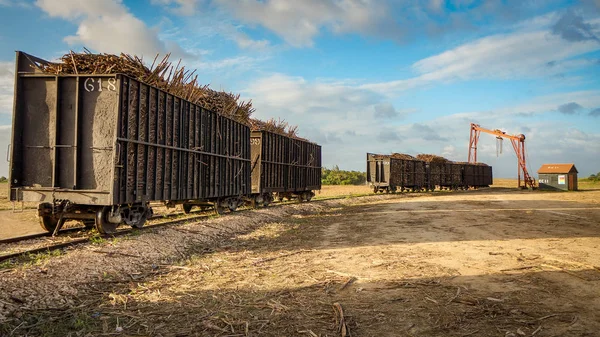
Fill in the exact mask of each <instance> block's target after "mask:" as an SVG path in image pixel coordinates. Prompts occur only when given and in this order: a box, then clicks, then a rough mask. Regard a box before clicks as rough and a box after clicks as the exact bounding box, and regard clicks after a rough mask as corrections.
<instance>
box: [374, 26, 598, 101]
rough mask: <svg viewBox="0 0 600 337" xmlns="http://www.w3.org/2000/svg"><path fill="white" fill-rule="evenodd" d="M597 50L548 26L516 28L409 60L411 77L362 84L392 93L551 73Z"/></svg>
mask: <svg viewBox="0 0 600 337" xmlns="http://www.w3.org/2000/svg"><path fill="white" fill-rule="evenodd" d="M545 23H546V24H547V23H548V21H545ZM526 26H527V27H530V26H531V25H526ZM599 49H600V43H598V41H596V40H586V41H573V42H571V41H567V40H565V39H563V38H561V37H560V36H557V35H554V34H551V33H550V32H549V31H548V30H536V31H517V32H514V33H511V34H502V35H493V36H488V37H484V38H481V39H478V40H476V41H473V42H469V43H466V44H463V45H461V46H458V47H456V48H453V49H451V50H448V51H445V52H443V53H440V54H438V55H434V56H431V57H427V58H425V59H422V60H420V61H418V62H415V63H414V64H413V65H412V69H413V71H414V72H415V73H417V74H418V76H416V77H413V78H408V79H402V80H395V81H389V82H383V83H372V84H365V85H364V86H363V87H364V88H365V89H370V90H376V91H379V92H386V93H389V94H393V93H396V92H399V91H403V90H408V89H411V88H415V87H421V86H426V85H429V84H432V83H436V82H452V81H465V80H472V79H500V80H504V79H514V78H518V79H522V78H535V77H544V76H551V75H555V74H563V73H566V72H569V71H572V70H574V69H580V68H582V67H585V66H589V65H590V64H591V63H593V62H595V60H588V59H576V60H573V59H571V58H573V57H575V56H579V55H583V54H586V53H589V52H592V51H596V50H599Z"/></svg>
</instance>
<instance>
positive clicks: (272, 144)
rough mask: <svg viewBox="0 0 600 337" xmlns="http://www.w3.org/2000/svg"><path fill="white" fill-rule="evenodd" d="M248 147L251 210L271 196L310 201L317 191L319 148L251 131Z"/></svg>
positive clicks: (319, 175)
mask: <svg viewBox="0 0 600 337" xmlns="http://www.w3.org/2000/svg"><path fill="white" fill-rule="evenodd" d="M250 144H251V159H252V164H251V165H252V202H253V203H254V205H255V206H256V205H260V204H263V205H268V204H269V203H271V202H272V201H273V200H274V195H275V196H277V197H278V198H279V199H280V200H283V198H287V199H292V198H298V199H299V200H301V201H310V200H311V199H312V197H313V196H314V195H315V194H314V191H316V190H320V189H321V146H319V145H317V144H314V143H310V142H307V141H303V140H300V139H294V138H291V137H288V136H284V135H280V134H276V133H273V132H268V131H253V132H252V134H251V138H250Z"/></svg>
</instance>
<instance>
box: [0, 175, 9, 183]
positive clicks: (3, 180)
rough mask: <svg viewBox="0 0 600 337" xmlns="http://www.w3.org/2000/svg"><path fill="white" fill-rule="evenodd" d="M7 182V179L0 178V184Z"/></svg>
mask: <svg viewBox="0 0 600 337" xmlns="http://www.w3.org/2000/svg"><path fill="white" fill-rule="evenodd" d="M7 181H8V179H6V177H5V176H2V177H0V183H5V182H7Z"/></svg>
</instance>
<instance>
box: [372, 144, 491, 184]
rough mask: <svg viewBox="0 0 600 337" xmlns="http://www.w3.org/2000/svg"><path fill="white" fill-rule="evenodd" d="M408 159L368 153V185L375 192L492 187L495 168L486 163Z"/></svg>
mask: <svg viewBox="0 0 600 337" xmlns="http://www.w3.org/2000/svg"><path fill="white" fill-rule="evenodd" d="M401 157H405V158H401ZM409 157H410V156H406V155H405V156H396V157H395V156H393V155H381V154H373V153H367V182H368V183H369V184H370V185H371V186H372V187H373V191H374V192H383V191H385V192H396V191H397V190H398V189H399V190H400V191H404V190H410V191H422V190H425V191H433V190H435V189H466V188H478V187H486V186H489V185H491V184H492V167H491V166H488V165H485V164H481V163H477V164H468V163H455V162H451V161H430V162H425V161H423V160H419V159H416V158H415V159H411V158H409Z"/></svg>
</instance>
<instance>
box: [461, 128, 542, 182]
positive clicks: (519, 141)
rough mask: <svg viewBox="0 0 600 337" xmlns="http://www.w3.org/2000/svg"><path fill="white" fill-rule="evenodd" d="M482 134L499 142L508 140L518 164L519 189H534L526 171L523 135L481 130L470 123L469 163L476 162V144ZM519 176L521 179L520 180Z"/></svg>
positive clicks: (532, 180)
mask: <svg viewBox="0 0 600 337" xmlns="http://www.w3.org/2000/svg"><path fill="white" fill-rule="evenodd" d="M482 132H484V133H489V134H491V135H494V136H496V139H499V140H503V139H504V138H507V139H510V142H511V143H512V146H513V148H514V150H515V154H516V155H517V160H518V163H519V167H518V177H519V187H520V188H531V189H533V188H535V179H534V178H532V177H531V176H530V175H529V172H528V171H527V159H526V156H525V135H523V134H520V135H509V134H506V132H504V131H501V130H489V129H485V128H482V127H481V126H479V124H475V123H471V136H470V140H469V163H476V162H477V144H478V143H479V135H480V134H481V133H482ZM521 176H522V177H523V179H521Z"/></svg>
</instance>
